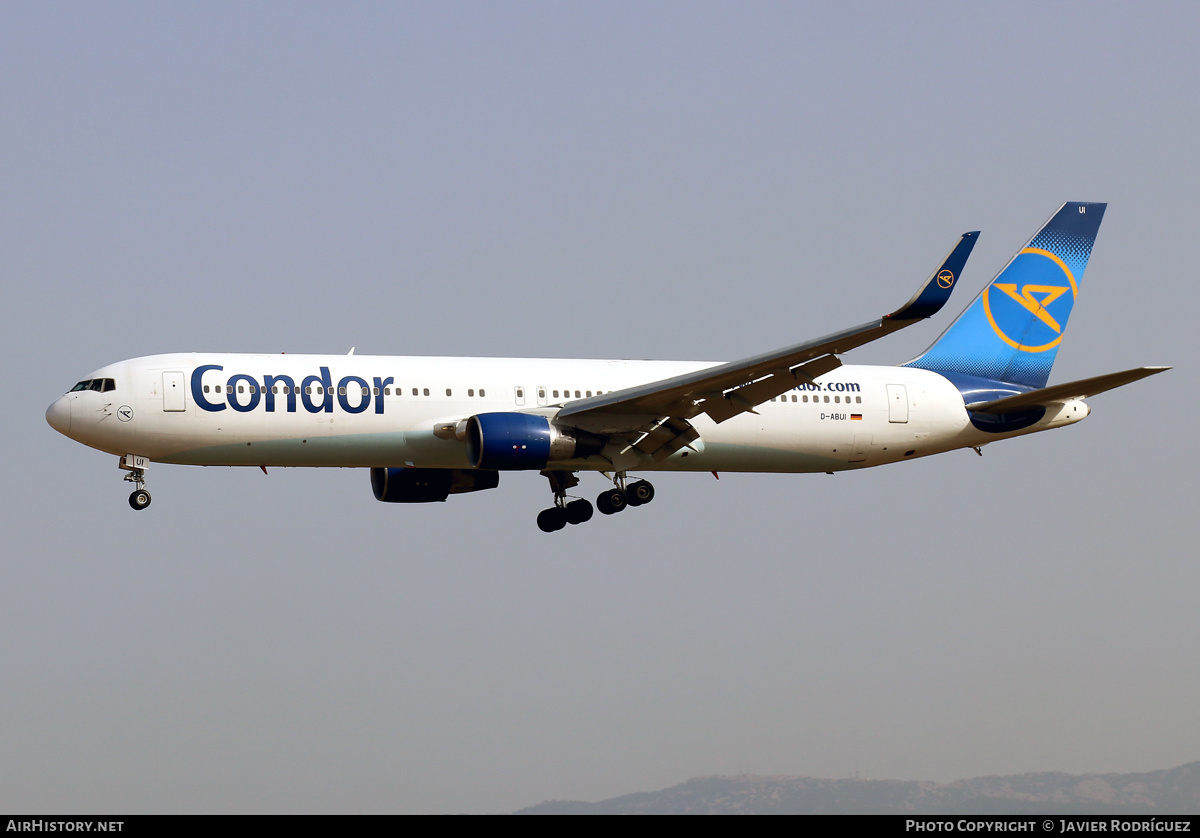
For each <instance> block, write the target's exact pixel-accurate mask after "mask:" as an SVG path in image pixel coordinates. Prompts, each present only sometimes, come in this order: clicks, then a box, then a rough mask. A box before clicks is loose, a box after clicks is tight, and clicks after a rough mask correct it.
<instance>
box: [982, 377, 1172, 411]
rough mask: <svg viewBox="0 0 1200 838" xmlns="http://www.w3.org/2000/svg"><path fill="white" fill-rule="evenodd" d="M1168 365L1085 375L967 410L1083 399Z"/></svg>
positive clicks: (1006, 408)
mask: <svg viewBox="0 0 1200 838" xmlns="http://www.w3.org/2000/svg"><path fill="white" fill-rule="evenodd" d="M1169 369H1170V367H1138V368H1136V369H1132V370H1123V371H1121V372H1110V373H1109V374H1108V375H1097V376H1095V377H1094V378H1084V379H1081V380H1079V381H1069V382H1067V383H1066V384H1055V385H1054V386H1053V387H1043V388H1042V389H1040V390H1032V391H1030V392H1028V393H1019V394H1018V395H1015V396H1005V397H1004V398H1002V399H993V400H992V401H987V402H972V403H971V404H969V405H967V410H970V411H972V412H973V413H994V414H997V415H999V414H1004V413H1012V412H1014V411H1019V410H1025V409H1027V408H1030V407H1036V406H1045V405H1048V404H1050V403H1052V402H1062V401H1066V400H1067V399H1086V398H1088V397H1089V396H1095V395H1097V394H1099V393H1103V392H1105V391H1107V390H1113V389H1116V388H1117V387H1122V386H1124V385H1126V384H1131V383H1133V382H1134V381H1137V380H1138V379H1141V378H1146V377H1147V376H1150V375H1157V374H1158V373H1160V372H1166V371H1167V370H1169Z"/></svg>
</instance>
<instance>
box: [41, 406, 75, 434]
mask: <svg viewBox="0 0 1200 838" xmlns="http://www.w3.org/2000/svg"><path fill="white" fill-rule="evenodd" d="M46 421H47V422H49V423H50V427H52V428H54V430H56V431H58V432H59V433H60V434H63V435H64V436H70V435H71V400H70V399H68V398H67V397H66V396H59V398H58V401H56V402H54V404H52V405H50V406H49V407H48V408H46Z"/></svg>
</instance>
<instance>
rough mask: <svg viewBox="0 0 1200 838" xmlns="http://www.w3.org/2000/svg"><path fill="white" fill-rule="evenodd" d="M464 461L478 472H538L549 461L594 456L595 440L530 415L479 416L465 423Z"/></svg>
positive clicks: (599, 446) (597, 445)
mask: <svg viewBox="0 0 1200 838" xmlns="http://www.w3.org/2000/svg"><path fill="white" fill-rule="evenodd" d="M464 437H465V439H466V443H467V460H468V462H470V463H471V465H472V466H474V467H475V468H479V469H499V470H500V471H521V470H540V469H544V468H545V467H546V464H547V463H549V462H550V461H551V460H571V459H575V458H579V457H587V456H589V455H591V454H598V453H600V450H601V449H602V448H603V447H604V441H603V440H602V439H600V438H599V437H597V436H595V435H593V434H589V433H586V432H584V431H580V430H578V429H576V428H568V429H564V428H559V427H557V426H555V425H553V424H552V423H551V422H550V420H549V419H547V418H546V417H545V416H537V415H535V414H530V413H479V414H476V415H475V416H472V417H470V418H468V419H467V420H466V427H465V428H464V429H463V437H460V438H464Z"/></svg>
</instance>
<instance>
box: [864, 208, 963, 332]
mask: <svg viewBox="0 0 1200 838" xmlns="http://www.w3.org/2000/svg"><path fill="white" fill-rule="evenodd" d="M978 240H979V231H978V230H975V231H974V232H971V233H963V234H962V237H961V238H959V240H958V243H957V244H955V245H954V247H953V248H951V249H950V252H949V253H947V254H946V258H945V259H943V260H942V264H941V265H939V266H938V267H937V268H936V269H934V271H933V273H931V274H930V275H929V279H927V280H925V284H924V285H922V286H921V287H920V288H919V289H917V293H916V294H913V297H912V299H911V300H909V301H908V302H907V303H905V304H904V305H903V306H901V307H900V308H899V309H897V310H896V311H893V312H892V313H891V314H888V315H885V316H884V318H883V319H884V320H923V319H924V318H926V317H933V315H935V314H937V313H938V312H939V311H940V310H941V308H942V306H944V305H945V304H946V301H947V300H949V299H950V294H951V292H952V291H954V286H955V284H956V283H957V282H958V278H959V277H960V276H961V275H962V269H963V266H964V265H966V264H967V257H968V256H970V255H971V249H972V248H973V247H975V242H977V241H978Z"/></svg>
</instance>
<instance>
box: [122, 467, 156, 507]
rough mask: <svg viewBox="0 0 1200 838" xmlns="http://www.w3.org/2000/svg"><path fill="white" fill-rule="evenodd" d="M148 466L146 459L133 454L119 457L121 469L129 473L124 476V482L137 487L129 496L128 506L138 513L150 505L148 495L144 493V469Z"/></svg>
mask: <svg viewBox="0 0 1200 838" xmlns="http://www.w3.org/2000/svg"><path fill="white" fill-rule="evenodd" d="M148 465H150V461H149V460H148V459H146V458H145V457H139V456H137V455H135V454H126V455H124V456H123V457H121V462H120V467H121V469H122V470H123V471H127V472H129V474H127V475H125V482H126V483H132V484H133V485H135V486H137V488H136V489H135V490H134V491H133V493H132V494H131V495H130V496H129V505H130V506H131V507H132V508H134V509H136V510H138V511H139V512H140V511H141V510H143V509H145V508H146V507H147V506H149V505H150V493H149V492H147V491H146V467H147V466H148Z"/></svg>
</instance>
